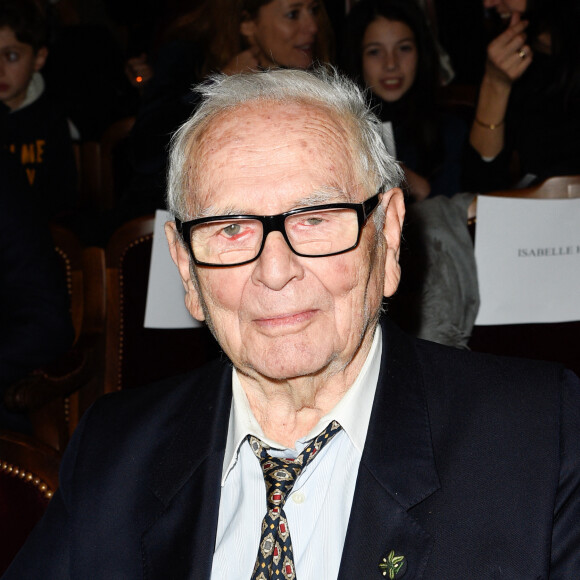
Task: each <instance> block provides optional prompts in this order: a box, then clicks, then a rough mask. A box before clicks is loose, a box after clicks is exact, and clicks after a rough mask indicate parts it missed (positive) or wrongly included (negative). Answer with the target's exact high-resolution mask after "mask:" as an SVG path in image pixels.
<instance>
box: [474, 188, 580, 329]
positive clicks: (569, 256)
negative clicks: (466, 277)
mask: <svg viewBox="0 0 580 580" xmlns="http://www.w3.org/2000/svg"><path fill="white" fill-rule="evenodd" d="M475 260H476V263H477V274H478V280H479V294H480V299H481V306H480V309H479V313H478V316H477V319H476V321H475V324H476V325H482V326H483V325H490V324H525V323H536V322H568V321H573V320H580V199H517V198H500V197H488V196H482V195H480V196H479V198H478V201H477V227H476V230H475Z"/></svg>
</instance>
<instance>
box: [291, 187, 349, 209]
mask: <svg viewBox="0 0 580 580" xmlns="http://www.w3.org/2000/svg"><path fill="white" fill-rule="evenodd" d="M350 197H351V196H349V195H348V194H347V193H346V192H345V191H344V190H343V189H341V188H339V187H330V186H329V187H324V188H322V189H319V190H316V191H314V192H312V193H311V194H309V195H307V196H305V197H302V198H300V199H298V200H296V201H295V203H294V207H292V208H289V209H295V208H299V207H309V206H311V205H324V204H327V203H340V202H344V201H350Z"/></svg>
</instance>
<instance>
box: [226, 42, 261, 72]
mask: <svg viewBox="0 0 580 580" xmlns="http://www.w3.org/2000/svg"><path fill="white" fill-rule="evenodd" d="M259 52H260V49H259V48H258V47H256V46H252V47H251V48H248V49H247V50H244V51H242V52H240V53H239V54H236V56H234V58H232V60H230V62H228V64H226V66H225V67H223V68H222V72H223V73H225V74H227V75H235V74H237V73H243V72H250V71H254V70H257V69H258V68H259V67H260V62H259V60H258V55H259Z"/></svg>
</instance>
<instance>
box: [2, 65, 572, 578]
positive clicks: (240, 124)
mask: <svg viewBox="0 0 580 580" xmlns="http://www.w3.org/2000/svg"><path fill="white" fill-rule="evenodd" d="M200 90H201V91H202V95H203V98H202V104H201V106H200V108H199V109H198V110H197V112H196V113H195V114H194V116H193V117H192V118H191V119H190V120H189V121H188V122H187V123H186V124H185V125H184V126H183V127H182V128H181V129H180V130H179V131H178V133H177V135H176V136H175V138H174V140H173V146H172V155H171V172H170V180H169V181H170V186H169V187H170V190H169V206H170V208H171V210H172V211H173V212H174V214H175V222H174V223H173V222H171V223H169V224H168V225H167V236H168V238H169V244H170V248H171V254H172V256H173V259H174V261H175V262H176V264H177V266H178V268H179V271H180V274H181V278H182V280H183V284H184V287H185V290H186V303H187V306H188V308H189V310H190V311H191V313H192V315H193V316H194V317H196V318H197V319H199V320H205V321H206V322H207V324H208V325H209V327H210V328H211V329H212V331H213V333H214V334H215V336H216V338H217V339H218V341H219V343H220V344H221V346H222V348H223V351H224V353H225V354H226V355H227V357H228V359H229V361H228V360H225V357H224V360H223V361H220V362H218V363H216V364H214V365H212V366H210V367H208V368H203V369H201V370H199V371H196V372H194V373H192V374H191V375H188V376H186V377H180V378H176V379H171V380H169V381H165V382H163V383H161V384H158V385H154V386H152V387H149V388H143V389H137V390H133V391H131V392H123V393H120V394H118V395H115V396H112V397H110V398H105V399H102V400H100V401H99V402H98V403H97V404H96V405H95V406H94V407H93V408H92V409H91V410H90V411H89V412H88V413H87V414H86V415H85V417H84V419H83V421H82V423H81V425H80V426H79V428H78V430H77V433H76V434H75V437H74V438H73V441H72V443H71V445H70V446H69V449H68V450H67V454H66V457H65V459H64V462H63V468H62V479H61V489H60V490H59V491H58V493H57V494H56V495H55V497H54V499H53V501H52V503H51V505H50V507H49V509H48V512H47V514H46V516H45V518H44V520H43V521H42V523H41V524H40V526H39V527H38V528H37V530H36V531H35V532H34V533H33V535H32V537H31V539H30V541H29V544H28V546H27V547H26V548H25V549H24V550H23V551H22V553H21V554H20V556H19V558H18V559H17V561H16V562H15V563H14V565H13V567H12V569H11V571H10V572H9V573H8V574H7V576H6V577H7V578H27V579H31V578H38V579H47V578H54V579H60V578H74V579H77V578H78V579H85V578H106V579H114V578H119V579H120V578H128V579H136V578H148V579H167V578H175V579H195V580H197V579H212V580H214V579H226V578H227V579H250V578H251V579H269V578H286V579H290V578H299V579H301V580H320V579H323V580H324V579H336V578H340V579H342V580H359V579H365V580H367V579H372V578H377V579H378V578H390V579H394V578H402V577H405V578H408V579H411V578H412V579H419V578H422V579H425V580H427V579H430V580H442V579H445V580H451V579H454V580H466V579H469V580H475V579H482V580H484V579H485V580H489V579H491V578H506V579H510V580H514V579H520V578H521V579H526V580H528V579H532V578H534V579H536V578H545V579H547V578H548V577H550V578H551V579H552V580H553V579H554V578H557V579H572V578H578V577H580V525H579V522H580V385H579V384H578V380H577V378H576V377H575V376H574V375H572V374H571V373H568V372H565V371H563V370H561V369H560V368H558V367H553V366H551V365H548V364H540V363H524V362H520V361H513V360H507V359H506V360H504V359H496V358H493V357H488V356H477V355H474V354H471V353H465V352H463V351H459V350H455V349H451V348H446V347H442V346H439V345H435V344H431V343H427V342H422V341H415V340H413V339H411V338H409V337H407V336H406V335H403V334H402V333H400V332H399V331H398V330H397V329H396V328H394V327H393V326H392V325H391V324H389V323H388V322H387V321H386V320H381V321H380V323H379V318H380V313H381V304H382V299H383V296H387V297H388V296H390V295H392V294H393V293H394V292H395V290H396V288H397V285H398V281H399V277H400V272H399V266H398V254H399V242H400V236H401V224H402V221H403V214H404V205H403V198H402V194H401V191H400V189H398V188H397V185H398V183H399V180H400V174H399V170H398V168H397V166H396V164H395V163H394V161H393V160H392V159H391V158H389V157H388V155H387V154H386V153H385V151H384V149H383V147H382V145H381V138H380V133H379V129H378V123H377V121H376V119H375V117H374V116H373V115H372V114H371V113H370V112H369V111H368V110H367V108H366V106H365V103H364V99H363V97H362V96H361V94H360V92H359V91H358V90H357V89H356V88H355V87H354V86H353V85H351V84H350V83H348V82H347V81H345V80H343V79H341V78H340V77H338V76H337V75H334V74H330V75H329V74H327V73H325V72H323V71H318V72H316V73H315V74H310V73H306V72H300V71H291V70H278V71H272V72H265V73H256V74H253V75H241V76H232V77H218V78H216V79H214V80H212V81H211V82H209V83H208V84H206V85H205V86H203V87H202V88H201V89H200ZM230 362H231V364H229V363H230Z"/></svg>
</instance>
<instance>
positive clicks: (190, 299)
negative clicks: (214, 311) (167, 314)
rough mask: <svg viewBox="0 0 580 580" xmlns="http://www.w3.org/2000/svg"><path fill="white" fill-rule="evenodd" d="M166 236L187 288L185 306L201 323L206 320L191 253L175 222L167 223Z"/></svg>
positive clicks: (182, 280) (173, 258)
mask: <svg viewBox="0 0 580 580" xmlns="http://www.w3.org/2000/svg"><path fill="white" fill-rule="evenodd" d="M165 236H166V237H167V243H168V244H169V253H170V254H171V258H172V260H173V262H174V263H175V265H176V266H177V269H178V270H179V275H180V276H181V282H182V284H183V287H184V288H185V306H186V307H187V309H188V310H189V313H190V314H191V315H192V316H193V317H194V318H195V319H197V320H199V321H202V320H205V316H204V314H203V309H202V307H201V299H200V296H199V292H198V290H197V287H196V285H195V283H194V281H193V280H192V278H191V271H190V267H189V266H190V262H189V260H190V256H189V252H188V251H187V248H185V247H184V246H183V244H182V243H181V238H180V236H179V234H178V233H177V230H176V228H175V222H167V223H166V224H165Z"/></svg>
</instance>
